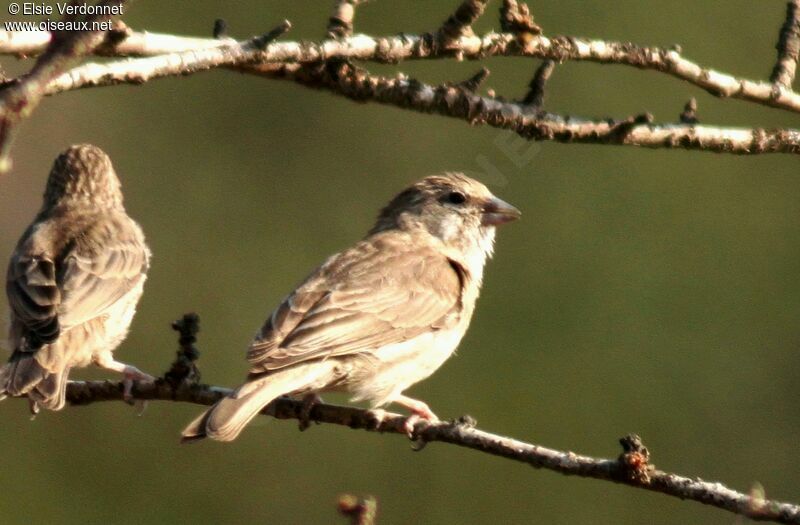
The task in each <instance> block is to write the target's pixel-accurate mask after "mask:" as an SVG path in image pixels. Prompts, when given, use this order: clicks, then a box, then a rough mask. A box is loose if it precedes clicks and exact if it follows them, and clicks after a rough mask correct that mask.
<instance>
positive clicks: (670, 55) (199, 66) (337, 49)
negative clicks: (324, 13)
mask: <svg viewBox="0 0 800 525" xmlns="http://www.w3.org/2000/svg"><path fill="white" fill-rule="evenodd" d="M42 39H43V36H42V35H41V34H40V33H39V32H32V33H31V34H30V35H29V34H25V35H24V36H22V35H19V34H16V33H9V32H4V31H0V54H11V55H19V54H26V55H31V54H35V53H36V52H37V51H36V50H37V49H38V47H37V46H38V45H39V44H40V43H41V41H42ZM182 39H183V37H177V36H173V35H164V34H151V33H139V34H137V33H133V34H131V35H130V36H129V37H128V38H127V39H126V40H125V41H123V42H122V43H121V44H120V45H119V46H118V52H119V54H120V55H121V56H132V55H144V56H152V55H159V54H161V53H164V52H165V51H168V49H174V50H175V53H174V54H171V55H164V56H158V57H157V59H146V58H143V59H139V60H126V61H124V62H109V63H105V64H99V63H95V64H86V65H84V66H79V67H77V68H75V69H73V70H72V71H69V72H68V73H67V74H64V75H62V76H61V77H60V78H58V79H56V80H55V81H53V82H52V83H51V84H50V86H48V91H47V94H50V95H52V94H56V93H60V92H62V91H70V90H73V89H80V88H84V87H91V86H107V85H114V84H120V83H126V82H127V83H136V82H137V81H136V80H135V79H137V78H142V77H146V78H148V79H149V78H158V77H160V76H174V75H182V74H189V73H192V72H196V71H201V70H204V69H210V68H212V67H221V66H236V65H244V66H246V65H251V64H269V63H280V62H282V63H315V62H319V61H320V60H326V59H333V58H341V59H349V60H362V61H369V62H377V63H392V64H394V63H398V62H401V61H403V60H417V59H438V58H447V57H452V55H453V54H454V53H456V54H458V55H459V56H461V57H463V58H465V59H481V58H485V57H492V56H506V57H511V56H524V57H534V58H541V59H551V60H555V61H556V62H564V61H568V60H575V61H589V62H597V63H601V64H620V65H626V66H632V67H636V68H639V69H647V70H651V71H657V72H661V73H666V74H668V75H671V76H673V77H675V78H679V79H681V80H684V81H686V82H689V83H690V84H693V85H695V86H698V87H700V88H702V89H704V90H706V91H708V92H709V93H711V94H713V95H715V96H718V97H723V98H725V97H728V98H735V99H741V100H747V101H750V102H755V103H758V104H762V105H765V106H771V107H775V108H779V109H784V110H787V111H792V112H799V113H800V94H798V93H796V92H794V91H793V90H791V89H789V88H780V89H778V90H776V89H775V85H774V84H772V83H770V82H760V81H756V80H749V79H745V78H738V77H734V76H732V75H729V74H726V73H721V72H718V71H715V70H713V69H711V68H708V67H704V66H701V65H699V64H697V63H695V62H692V61H691V60H688V59H686V58H684V57H683V55H681V53H680V52H679V51H678V50H677V49H662V48H657V47H642V46H637V45H634V44H630V43H621V42H612V41H604V40H590V39H583V38H576V37H567V36H557V37H553V38H548V37H545V36H544V35H537V36H532V37H531V38H530V39H529V40H527V41H526V42H524V43H520V42H519V41H518V40H517V39H516V37H515V35H513V34H511V33H489V34H487V35H484V36H482V37H478V36H462V37H460V38H458V39H457V40H455V41H450V42H449V43H446V42H445V41H444V40H442V38H441V36H440V35H436V34H433V35H432V34H425V35H402V36H398V37H386V38H378V37H371V36H368V35H356V36H353V37H350V38H345V39H342V40H330V39H329V40H324V41H322V42H319V43H309V42H277V43H274V44H271V45H269V46H267V47H266V49H264V50H263V51H262V50H258V49H251V50H249V52H248V51H247V50H241V49H240V50H235V49H232V48H235V47H236V46H237V44H236V43H235V42H233V41H231V40H215V39H198V38H188V39H186V40H185V41H182ZM238 45H239V46H241V45H242V44H238ZM215 48H217V49H215ZM104 51H106V52H107V51H108V50H107V49H104ZM167 65H169V66H170V67H169V68H167ZM159 72H161V74H159Z"/></svg>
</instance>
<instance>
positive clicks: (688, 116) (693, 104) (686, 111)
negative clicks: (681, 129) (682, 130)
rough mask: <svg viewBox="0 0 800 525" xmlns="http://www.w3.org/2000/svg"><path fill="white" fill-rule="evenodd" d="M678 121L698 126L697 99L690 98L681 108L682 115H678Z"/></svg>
mask: <svg viewBox="0 0 800 525" xmlns="http://www.w3.org/2000/svg"><path fill="white" fill-rule="evenodd" d="M679 119H680V121H681V122H683V123H684V124H699V123H700V119H698V118H697V99H695V98H694V97H692V98H690V99H689V101H688V102H687V103H686V105H685V106H683V113H681V114H680V117H679Z"/></svg>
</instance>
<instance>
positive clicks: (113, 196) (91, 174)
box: [44, 144, 122, 209]
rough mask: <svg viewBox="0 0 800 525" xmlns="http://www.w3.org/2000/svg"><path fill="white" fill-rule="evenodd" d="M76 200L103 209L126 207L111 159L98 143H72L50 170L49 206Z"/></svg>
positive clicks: (47, 192)
mask: <svg viewBox="0 0 800 525" xmlns="http://www.w3.org/2000/svg"><path fill="white" fill-rule="evenodd" d="M74 203H83V204H88V205H90V206H92V207H96V208H103V209H105V208H117V207H122V190H121V188H120V183H119V179H118V178H117V174H116V173H115V172H114V167H113V166H112V165H111V159H110V158H109V157H108V155H106V154H105V153H104V152H103V150H101V149H100V148H98V147H97V146H93V145H91V144H77V145H74V146H70V147H69V148H67V149H66V150H65V151H64V152H62V153H61V154H60V155H59V156H58V157H57V158H56V160H55V162H54V163H53V167H52V169H51V170H50V176H49V177H48V179H47V187H46V188H45V192H44V205H45V207H50V206H56V205H59V204H66V205H71V204H74Z"/></svg>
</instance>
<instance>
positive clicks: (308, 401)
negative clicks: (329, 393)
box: [297, 394, 322, 432]
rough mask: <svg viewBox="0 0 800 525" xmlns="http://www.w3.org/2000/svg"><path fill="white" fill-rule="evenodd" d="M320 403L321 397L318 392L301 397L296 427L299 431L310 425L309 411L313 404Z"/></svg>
mask: <svg viewBox="0 0 800 525" xmlns="http://www.w3.org/2000/svg"><path fill="white" fill-rule="evenodd" d="M320 403H322V398H321V397H320V396H319V395H318V394H308V395H306V396H305V397H303V408H302V409H301V410H300V417H299V418H298V424H297V427H298V428H299V429H300V432H303V431H304V430H306V429H308V427H310V426H311V411H312V410H313V409H314V406H315V405H318V404H320Z"/></svg>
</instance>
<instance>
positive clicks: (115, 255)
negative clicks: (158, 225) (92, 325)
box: [58, 217, 150, 328]
mask: <svg viewBox="0 0 800 525" xmlns="http://www.w3.org/2000/svg"><path fill="white" fill-rule="evenodd" d="M123 221H124V222H127V223H128V224H124V222H123ZM106 226H108V225H106ZM113 226H114V227H112V228H107V227H106V228H103V230H104V231H103V232H101V233H100V235H98V236H95V238H94V240H93V246H87V245H86V244H85V243H80V242H77V243H75V244H74V245H73V247H72V249H71V250H69V251H68V252H67V253H65V254H64V257H63V259H62V263H61V272H60V273H61V274H62V275H63V277H62V278H61V279H60V285H61V286H60V287H61V295H62V300H61V304H60V305H59V308H58V313H59V319H60V322H61V325H62V327H64V328H69V327H71V326H77V325H79V324H82V323H84V322H86V321H89V320H91V319H94V318H95V317H97V316H99V315H102V314H103V313H104V312H105V311H106V310H107V309H108V308H109V307H110V306H112V305H113V304H114V303H115V302H117V301H118V300H119V299H121V298H122V297H124V296H125V295H126V294H127V293H128V292H130V291H131V290H133V289H134V288H135V287H136V286H137V285H139V283H140V282H141V281H142V280H144V279H145V276H146V273H147V268H148V265H149V258H150V252H149V250H148V249H147V246H146V245H145V244H144V238H143V236H142V234H141V230H139V227H138V226H137V225H136V223H134V222H133V221H132V220H130V219H129V218H127V217H124V218H123V219H122V220H118V221H115V223H114V225H113ZM98 240H100V242H97V241H98Z"/></svg>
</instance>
